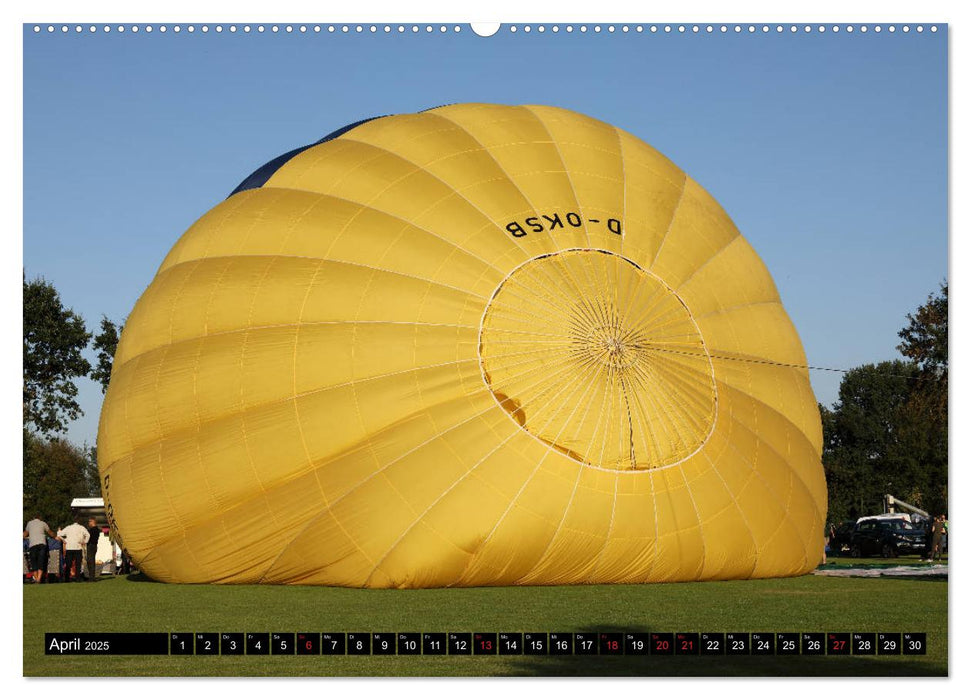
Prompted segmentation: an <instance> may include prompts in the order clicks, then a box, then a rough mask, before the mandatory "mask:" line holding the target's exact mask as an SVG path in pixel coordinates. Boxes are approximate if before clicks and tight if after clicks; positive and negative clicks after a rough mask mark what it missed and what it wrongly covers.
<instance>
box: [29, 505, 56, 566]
mask: <svg viewBox="0 0 971 700" xmlns="http://www.w3.org/2000/svg"><path fill="white" fill-rule="evenodd" d="M47 535H50V536H51V537H53V536H54V533H53V532H51V529H50V527H48V525H47V523H45V522H44V521H43V520H41V519H40V514H39V513H38V514H36V515H34V519H33V520H29V521H28V522H27V524H26V525H25V526H24V537H26V538H28V544H29V546H30V549H29V550H27V556H28V558H29V559H30V573H31V575H32V576H33V577H34V583H40V579H41V576H43V574H44V570H45V569H46V568H47Z"/></svg>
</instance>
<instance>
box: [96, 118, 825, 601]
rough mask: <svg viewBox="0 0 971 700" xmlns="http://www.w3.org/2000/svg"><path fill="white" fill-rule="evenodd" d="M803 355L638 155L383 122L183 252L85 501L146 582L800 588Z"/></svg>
mask: <svg viewBox="0 0 971 700" xmlns="http://www.w3.org/2000/svg"><path fill="white" fill-rule="evenodd" d="M805 365H806V358H805V355H804V352H803V349H802V346H801V344H800V341H799V338H798V336H797V334H796V331H795V329H794V328H793V326H792V323H791V322H790V320H789V318H788V316H787V315H786V312H785V310H784V309H783V307H782V304H781V303H780V300H779V296H778V294H777V292H776V288H775V286H774V284H773V282H772V279H771V278H770V276H769V273H768V272H767V270H766V269H765V267H764V265H763V264H762V262H761V261H760V260H759V258H758V256H757V255H756V253H755V252H754V250H753V249H752V248H751V247H750V246H749V244H748V243H747V242H746V241H745V240H744V239H743V238H742V236H741V235H740V234H739V232H738V231H737V230H736V228H735V226H734V225H733V223H732V221H731V220H730V219H729V217H728V216H727V215H726V214H725V212H724V211H723V210H722V209H721V207H720V206H719V205H718V204H717V203H716V202H715V200H714V199H712V198H711V196H709V195H708V194H707V193H706V192H705V191H704V190H703V189H702V188H701V187H700V186H699V185H698V184H697V183H695V182H694V181H693V180H691V179H690V178H689V177H687V176H686V175H685V173H684V172H682V171H681V170H680V169H678V168H677V167H676V166H675V165H673V164H672V163H671V162H670V161H669V160H667V159H666V158H665V157H664V156H662V155H661V154H660V153H658V152H657V151H655V150H654V149H653V148H651V147H650V146H648V145H647V144H645V143H644V142H642V141H640V140H639V139H637V138H636V137H634V136H632V135H630V134H628V133H626V132H624V131H622V130H620V129H617V128H614V127H612V126H609V125H607V124H604V123H602V122H599V121H596V120H594V119H591V118H588V117H585V116H582V115H580V114H576V113H574V112H571V111H567V110H564V109H558V108H553V107H539V106H523V107H510V106H500V105H488V104H460V105H451V106H446V107H440V108H437V109H432V110H429V111H426V112H421V113H418V114H404V115H397V116H389V117H382V118H379V119H373V120H370V121H366V122H359V123H358V124H356V125H352V126H351V127H348V128H346V129H343V130H341V131H340V132H336V133H335V134H334V135H331V137H328V138H327V139H324V140H323V141H321V142H318V143H317V144H315V145H313V146H311V147H308V148H305V149H300V150H298V151H294V152H291V153H289V154H287V155H286V156H282V157H280V158H278V159H276V160H274V161H271V163H268V164H267V165H266V166H264V168H261V169H260V170H258V171H257V172H256V173H254V174H253V175H252V176H251V177H250V178H248V179H247V180H246V181H244V183H243V185H241V186H240V187H239V188H238V189H237V191H236V192H234V193H233V194H232V195H231V196H230V197H229V198H228V199H226V200H225V201H223V202H221V203H220V204H218V205H217V206H215V207H214V208H213V209H212V210H211V211H209V212H208V213H207V214H205V215H204V216H203V217H202V218H201V219H200V220H199V221H197V222H196V223H195V224H194V225H193V226H192V227H191V228H190V229H189V230H188V231H187V232H186V233H185V234H184V235H183V236H182V238H181V239H180V240H179V241H178V242H177V243H176V244H175V247H174V248H173V249H172V251H171V252H170V253H169V254H168V256H167V257H166V258H165V260H164V261H163V262H162V265H161V267H160V268H159V270H158V273H157V275H156V276H155V279H154V280H153V281H152V283H151V285H150V286H149V287H148V289H147V290H146V291H145V293H144V294H143V295H142V297H141V298H140V299H139V301H138V303H137V304H136V306H135V308H134V310H133V311H132V313H131V315H130V316H129V318H128V321H127V323H126V325H125V329H124V333H123V335H122V338H121V342H120V344H119V347H118V352H117V355H116V357H115V364H114V371H113V374H112V378H111V384H110V387H109V389H108V392H107V395H106V397H105V402H104V408H103V411H102V415H101V424H100V430H99V435H98V457H99V462H100V469H101V474H102V483H103V490H104V492H105V496H106V499H107V501H108V503H109V508H110V513H111V517H112V519H113V521H114V526H115V528H116V530H117V531H118V533H120V535H121V537H122V538H123V540H124V543H125V546H126V548H127V549H128V551H129V553H130V554H131V556H132V558H133V559H134V560H135V562H136V563H137V564H138V566H139V567H140V568H141V569H142V571H144V572H145V573H147V574H148V575H149V576H151V577H152V578H154V579H157V580H160V581H173V582H217V583H256V582H260V583H302V584H322V585H337V586H356V587H361V586H366V587H375V588H392V587H399V588H418V587H437V586H482V585H509V584H574V583H610V582H626V583H634V582H655V581H688V580H711V579H736V578H755V577H774V576H793V575H798V574H802V573H805V572H807V571H810V570H811V569H813V568H814V567H815V566H816V564H817V562H818V560H819V558H820V555H821V553H822V547H823V541H822V530H823V528H822V524H823V522H824V520H825V514H826V485H825V481H824V477H823V471H822V467H821V464H820V451H821V442H822V436H821V429H820V419H819V413H818V410H817V404H816V401H815V398H814V396H813V392H812V389H811V387H810V383H809V376H808V372H807V369H806V368H805Z"/></svg>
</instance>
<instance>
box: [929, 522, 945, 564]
mask: <svg viewBox="0 0 971 700" xmlns="http://www.w3.org/2000/svg"><path fill="white" fill-rule="evenodd" d="M931 536H932V538H933V539H932V540H931V559H932V560H934V559H940V558H941V538H942V537H943V536H944V516H943V515H938V516H937V517H936V518H934V526H933V527H932V528H931Z"/></svg>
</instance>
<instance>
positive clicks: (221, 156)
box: [23, 25, 948, 444]
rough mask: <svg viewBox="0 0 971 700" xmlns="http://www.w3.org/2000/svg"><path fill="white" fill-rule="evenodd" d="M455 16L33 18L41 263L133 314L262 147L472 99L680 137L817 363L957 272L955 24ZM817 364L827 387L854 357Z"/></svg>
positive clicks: (653, 136) (62, 280)
mask: <svg viewBox="0 0 971 700" xmlns="http://www.w3.org/2000/svg"><path fill="white" fill-rule="evenodd" d="M197 26H199V25H197ZM227 26H228V25H227ZM451 26H453V25H450V27H451ZM591 26H592V25H591ZM814 26H815V25H814ZM462 29H463V31H462V32H461V33H459V34H457V35H456V34H454V33H453V32H451V31H449V32H448V33H447V34H444V35H443V34H440V33H439V32H438V31H437V28H436V31H435V33H434V34H426V33H425V32H424V31H422V32H421V33H420V34H418V35H414V34H411V33H410V32H409V33H407V34H406V35H404V36H400V35H398V34H397V33H393V34H392V35H385V34H384V33H383V32H379V33H378V34H376V35H372V34H370V33H369V32H365V33H364V34H356V33H353V32H352V33H351V34H349V35H343V34H336V35H330V34H328V33H327V32H326V30H325V31H323V32H321V33H320V34H314V33H312V32H311V33H308V34H306V35H300V34H297V33H294V34H286V33H285V32H283V31H281V32H280V33H278V34H272V33H271V32H267V33H265V34H262V35H261V34H257V33H255V32H253V33H250V34H243V33H242V32H238V33H236V34H230V33H229V32H228V30H226V31H224V32H223V33H221V34H216V33H215V32H214V31H212V30H210V32H209V33H208V34H202V33H201V32H200V31H198V30H197V31H196V32H195V33H194V34H191V35H190V34H188V33H186V32H184V31H183V33H181V34H174V33H173V32H172V31H171V30H170V31H169V32H167V33H166V34H160V33H159V32H158V31H157V29H156V31H154V32H153V33H152V34H146V33H145V32H144V31H140V32H139V33H138V34H132V33H131V32H130V31H127V32H125V33H124V34H118V33H117V32H115V31H113V32H112V33H110V34H107V35H106V34H104V33H103V32H100V31H99V32H98V33H97V34H90V33H88V32H87V31H85V32H84V33H83V34H81V35H77V34H75V33H74V32H73V31H71V32H70V33H69V34H61V32H60V31H58V32H57V33H55V34H53V35H52V34H48V33H47V32H46V31H44V32H42V33H41V34H35V33H34V32H33V31H32V27H31V26H27V27H25V28H24V241H23V251H24V253H23V254H24V267H25V270H26V273H27V275H28V277H35V276H38V275H40V276H43V277H45V278H46V279H47V280H49V281H51V282H53V283H54V285H55V286H56V287H57V288H58V290H59V291H60V293H61V296H62V299H63V300H64V302H65V303H66V304H67V305H69V306H71V307H72V308H73V309H74V310H75V311H77V312H78V313H80V314H81V315H82V316H83V317H84V319H85V320H86V322H87V323H88V326H89V329H95V328H97V325H98V321H99V319H100V317H101V315H102V314H106V315H107V316H108V317H110V318H112V319H116V320H118V319H122V318H124V317H125V316H127V314H128V313H129V312H130V311H131V309H132V307H133V305H134V304H135V301H136V300H137V299H138V297H139V295H140V294H141V293H142V291H143V290H144V289H145V287H146V286H147V285H148V283H149V282H150V281H151V279H152V277H153V276H154V274H155V271H156V269H157V267H158V265H159V264H160V263H161V261H162V258H163V257H164V256H165V254H166V253H167V252H168V250H169V248H170V247H171V246H172V245H173V243H174V242H175V241H176V239H177V238H178V237H179V236H180V235H181V234H182V233H183V232H184V231H185V229H186V228H187V227H188V226H189V225H190V224H191V223H192V222H193V221H195V220H196V219H197V218H198V217H199V216H201V215H202V214H203V213H205V212H206V211H207V210H208V209H210V208H211V207H212V206H214V205H215V204H217V203H218V202H219V201H220V200H222V199H223V198H225V197H226V196H227V195H228V194H229V192H230V191H231V190H232V189H233V188H234V187H235V186H236V185H237V184H238V183H239V182H240V181H241V180H242V179H243V178H244V177H245V176H246V175H248V174H249V173H250V172H251V171H252V170H254V169H255V168H256V167H258V166H259V165H261V164H262V163H264V162H265V161H267V160H269V159H271V158H273V157H274V156H276V155H279V154H281V153H283V152H285V151H288V150H290V149H292V148H294V147H296V146H301V145H304V144H306V143H309V142H312V141H314V140H316V139H318V138H319V137H321V136H322V135H324V134H326V133H328V132H330V131H332V130H334V129H336V128H338V127H340V126H342V125H344V124H347V123H349V122H353V121H357V120H359V119H362V118H365V117H370V116H375V115H381V114H391V113H400V112H411V111H416V110H421V109H426V108H429V107H433V106H436V105H440V104H445V103H452V102H473V101H474V102H499V103H508V104H551V105H556V106H560V107H566V108H569V109H573V110H576V111H579V112H583V113H585V114H588V115H590V116H592V117H596V118H598V119H601V120H603V121H606V122H609V123H612V124H615V125H617V126H619V127H622V128H624V129H626V130H628V131H630V132H632V133H634V134H636V135H637V136H639V137H640V138H642V139H643V140H645V141H647V142H648V143H650V144H651V145H653V146H654V147H655V148H657V149H658V150H660V151H661V152H662V153H664V154H665V155H667V156H668V157H669V158H671V159H672V160H673V161H674V162H675V163H677V164H678V165H679V166H680V167H681V168H683V169H684V170H685V171H686V172H687V173H688V174H689V175H691V176H692V177H693V178H694V179H695V180H697V181H698V182H699V183H701V185H702V186H703V187H705V188H706V189H707V190H708V191H709V192H711V193H712V195H713V196H714V197H715V198H716V199H717V200H718V201H719V202H720V203H721V205H722V206H723V207H724V208H725V209H726V211H727V212H728V213H729V215H730V216H732V218H733V219H734V221H735V223H736V224H737V225H738V227H739V229H740V230H741V231H742V233H743V234H744V235H745V237H746V238H747V239H748V240H749V241H750V242H751V244H752V245H753V246H754V247H755V249H756V250H757V251H758V253H759V254H760V255H761V256H762V259H763V260H764V261H765V263H766V265H767V266H768V268H769V270H770V271H771V273H772V275H773V277H774V279H775V281H776V284H777V286H778V288H779V292H780V294H781V296H782V300H783V303H784V304H785V306H786V309H787V310H788V312H789V315H790V316H791V318H792V320H793V322H794V323H795V325H796V328H797V329H798V331H799V333H800V336H801V337H802V341H803V344H804V346H805V348H806V353H807V356H808V358H809V361H810V363H811V364H815V365H823V366H828V367H844V368H848V367H853V366H856V365H859V364H863V363H867V362H877V361H881V360H885V359H893V358H895V357H898V353H897V352H896V350H895V347H896V345H897V343H898V342H899V340H898V338H897V331H898V330H899V329H900V328H901V327H902V326H903V325H904V323H905V316H906V314H907V313H908V312H910V311H913V310H914V309H916V307H917V306H918V305H920V304H921V303H922V302H923V301H924V300H925V299H926V297H927V295H928V294H930V293H932V292H934V291H936V290H937V288H938V285H939V283H941V282H942V281H943V280H944V279H945V278H946V277H948V238H947V114H948V112H947V30H946V27H945V26H942V27H941V30H940V31H938V32H937V33H934V34H932V33H930V32H928V31H925V32H924V33H922V34H917V33H916V32H913V31H912V32H910V33H908V34H903V33H900V32H898V33H895V34H889V33H886V32H883V33H881V34H879V35H878V34H874V33H872V32H870V33H867V34H865V35H862V34H860V33H859V32H854V33H853V34H847V33H846V32H845V31H841V32H839V33H838V34H834V33H832V32H831V31H828V32H826V33H824V34H822V35H820V34H819V33H818V32H815V31H814V32H812V33H811V34H805V33H804V32H802V31H800V32H799V33H797V34H791V33H789V32H788V31H786V32H785V33H783V34H777V33H776V32H775V31H772V32H771V33H770V34H768V35H765V34H762V33H761V32H759V33H757V34H756V35H750V34H748V33H747V32H743V33H742V34H735V33H734V32H729V33H728V34H721V33H718V32H717V31H716V33H715V34H713V35H709V34H705V33H702V34H697V35H696V34H691V33H690V32H689V33H687V34H678V33H676V32H675V33H672V34H664V33H663V32H661V33H658V34H650V33H649V32H645V33H643V34H637V33H635V32H630V33H628V34H621V33H620V32H619V31H618V32H615V33H614V34H608V33H607V32H606V31H604V32H602V33H600V34H594V33H593V32H592V31H588V32H587V33H586V34H583V35H581V34H580V33H579V32H574V33H572V34H566V33H565V32H563V31H561V32H559V33H558V34H555V35H554V34H552V33H550V32H549V31H548V30H547V32H546V33H545V34H538V33H536V32H535V31H533V32H531V33H530V34H528V35H527V34H524V33H523V32H522V30H520V31H519V32H517V33H515V34H511V33H509V32H508V31H507V30H506V29H505V28H504V30H503V31H500V33H499V34H497V35H495V36H493V37H490V38H482V37H478V36H475V35H474V34H473V33H472V32H471V31H469V29H468V26H467V25H465V26H463V27H462ZM812 377H813V386H814V388H815V390H816V394H817V398H818V399H819V400H820V401H821V402H822V403H824V404H830V403H832V402H833V401H834V400H835V399H836V396H837V390H838V387H839V380H840V375H838V374H834V373H830V372H813V373H812ZM80 396H81V402H82V407H83V408H84V411H85V416H84V417H83V418H81V419H80V420H78V421H76V422H75V423H74V424H73V425H72V427H71V430H70V432H69V437H70V438H71V439H72V440H75V441H77V442H84V441H87V442H88V443H89V444H93V443H94V441H95V436H96V433H97V421H98V415H99V412H100V407H101V390H100V387H98V386H97V385H95V384H93V383H91V382H89V381H84V382H82V386H81V394H80Z"/></svg>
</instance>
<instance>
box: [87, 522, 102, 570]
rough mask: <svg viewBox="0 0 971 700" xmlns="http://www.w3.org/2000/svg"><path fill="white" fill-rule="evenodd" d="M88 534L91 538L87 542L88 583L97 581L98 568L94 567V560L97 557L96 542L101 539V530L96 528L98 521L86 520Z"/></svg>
mask: <svg viewBox="0 0 971 700" xmlns="http://www.w3.org/2000/svg"><path fill="white" fill-rule="evenodd" d="M88 534H89V535H90V536H91V538H90V539H89V540H88V551H87V552H86V554H87V555H88V581H92V582H94V581H97V580H98V579H97V577H98V567H97V565H96V562H95V559H96V558H97V555H98V540H99V539H100V538H101V528H100V527H98V521H97V520H95V519H94V518H88Z"/></svg>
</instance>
